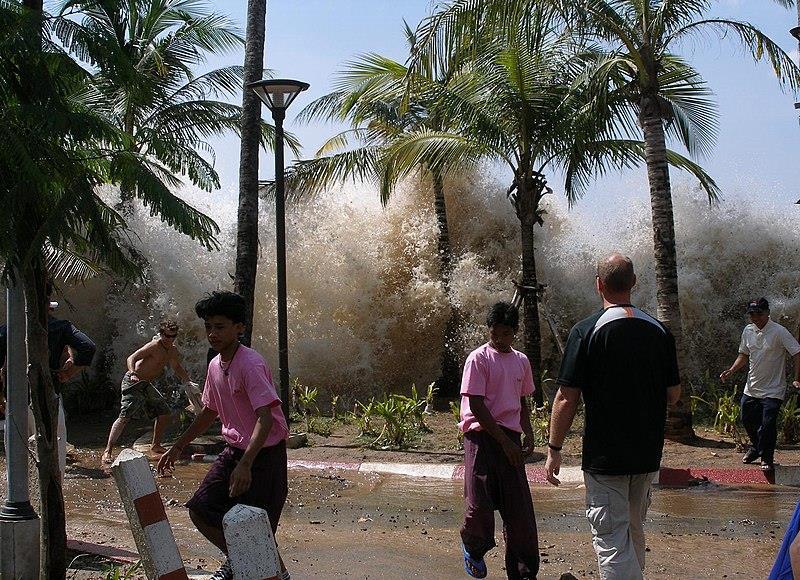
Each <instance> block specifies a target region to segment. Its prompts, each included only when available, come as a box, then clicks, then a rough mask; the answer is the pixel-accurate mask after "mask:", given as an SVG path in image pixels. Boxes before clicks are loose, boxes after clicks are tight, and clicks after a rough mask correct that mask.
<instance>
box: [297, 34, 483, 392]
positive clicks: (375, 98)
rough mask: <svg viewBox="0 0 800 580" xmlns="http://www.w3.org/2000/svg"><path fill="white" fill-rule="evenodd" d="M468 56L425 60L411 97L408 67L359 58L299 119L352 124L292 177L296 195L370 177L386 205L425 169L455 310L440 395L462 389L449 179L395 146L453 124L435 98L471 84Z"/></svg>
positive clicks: (449, 326) (446, 282) (372, 57)
mask: <svg viewBox="0 0 800 580" xmlns="http://www.w3.org/2000/svg"><path fill="white" fill-rule="evenodd" d="M405 34H406V38H407V40H408V43H409V46H413V44H414V41H415V37H414V31H413V30H412V29H411V28H409V26H408V24H406V25H405ZM462 60H463V59H461V58H460V56H459V55H457V54H448V55H447V58H443V59H440V60H437V61H429V62H426V63H425V65H424V66H423V67H422V71H421V72H420V74H419V75H417V76H416V78H415V90H414V93H413V95H412V96H411V98H410V99H409V98H407V96H406V92H405V87H406V84H405V83H406V79H407V75H408V69H407V68H406V67H405V66H404V65H402V64H401V63H398V62H396V61H394V60H392V59H390V58H387V57H384V56H381V55H379V54H374V53H370V54H364V55H360V56H358V57H356V58H355V59H354V60H353V61H351V62H350V63H348V64H347V65H346V67H345V68H344V69H343V70H342V71H341V73H340V74H339V77H338V81H337V82H336V83H335V86H334V88H335V90H334V92H332V93H330V94H328V95H325V96H323V97H321V98H319V99H317V100H316V101H314V102H313V103H311V104H310V105H308V106H307V107H306V108H305V109H304V110H303V111H302V112H301V113H300V115H299V117H298V118H299V119H300V120H301V121H304V122H310V121H312V120H323V121H336V122H345V123H348V124H349V125H350V128H348V129H347V130H345V131H343V132H341V133H338V134H337V135H335V136H333V137H331V138H330V139H328V140H327V141H326V142H325V144H323V146H322V147H321V148H320V149H319V151H318V152H317V154H316V158H315V159H311V160H305V161H299V162H297V163H295V165H294V166H293V167H292V168H291V169H290V171H289V176H288V182H289V185H290V188H291V190H292V191H293V192H294V193H295V195H298V194H300V193H304V194H305V193H314V192H318V191H321V190H324V189H326V188H328V187H330V186H332V185H334V184H336V183H341V182H344V181H347V180H349V179H358V180H366V181H372V182H373V183H376V184H377V185H378V189H379V195H380V199H381V203H383V204H384V205H385V204H386V203H387V202H388V200H389V198H390V196H391V194H392V191H393V189H394V187H395V186H396V184H397V182H398V180H400V179H401V178H402V177H404V176H406V175H409V174H411V173H414V172H421V173H422V174H423V175H425V176H426V177H427V179H429V180H430V183H431V185H432V189H433V194H434V210H435V215H436V222H437V229H438V235H437V246H438V254H439V259H440V276H441V280H442V286H443V288H444V290H445V293H446V295H447V296H448V302H449V309H450V315H449V316H448V322H447V327H446V329H445V336H444V348H443V350H442V359H441V374H440V377H439V379H438V381H437V389H438V392H439V394H440V395H443V396H455V395H457V394H458V386H459V338H458V327H459V320H460V315H459V311H458V308H457V307H456V306H455V305H453V303H452V301H450V300H449V297H450V279H451V275H452V272H453V266H454V264H453V251H452V247H451V244H450V235H449V227H448V222H447V205H446V202H445V185H444V177H443V173H442V171H441V169H440V168H438V167H436V168H434V167H431V166H429V165H428V164H427V163H425V161H424V160H421V161H420V162H419V163H417V164H416V165H413V166H409V167H407V168H405V169H404V170H403V171H402V172H400V171H398V169H397V167H396V165H395V162H394V158H393V157H392V155H390V154H389V151H390V149H391V146H392V143H394V142H395V141H397V140H398V139H400V138H402V136H403V135H405V134H408V133H413V132H417V131H420V130H424V129H427V130H431V131H442V130H445V129H446V128H447V127H446V125H445V122H444V119H443V118H442V117H441V116H440V115H439V113H438V111H437V108H436V102H435V101H436V99H437V98H438V95H439V94H440V93H441V92H442V91H448V90H449V91H454V90H455V91H457V90H459V87H462V86H464V85H466V84H468V79H469V74H468V71H465V70H464V69H463V67H462V66H461V65H462Z"/></svg>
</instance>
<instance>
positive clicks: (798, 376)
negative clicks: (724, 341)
mask: <svg viewBox="0 0 800 580" xmlns="http://www.w3.org/2000/svg"><path fill="white" fill-rule="evenodd" d="M747 314H748V315H749V316H750V324H748V325H747V326H745V328H744V331H743V332H742V340H741V342H740V343H739V356H737V357H736V360H735V361H734V362H733V364H732V365H731V367H730V368H729V369H726V370H724V371H722V373H721V374H720V375H719V378H720V380H721V381H722V382H725V381H727V380H728V378H730V376H731V375H732V374H734V373H735V372H736V371H738V370H739V369H741V368H744V367H745V366H747V367H748V370H747V382H746V383H745V386H744V394H743V395H742V424H743V425H744V428H745V430H746V431H747V435H748V437H750V449H748V450H747V453H745V455H744V457H742V463H753V462H754V461H755V460H756V459H758V458H759V457H760V458H761V469H762V470H764V471H772V470H773V469H774V464H773V461H774V458H775V443H776V441H777V439H778V427H777V422H778V412H779V411H780V408H781V403H783V399H784V398H785V397H786V353H787V352H788V353H789V356H791V357H792V360H793V361H794V382H793V383H792V385H793V386H794V388H796V389H798V388H800V344H799V343H798V342H797V340H795V338H794V337H793V336H792V334H791V333H790V332H789V331H788V330H786V328H785V327H783V326H782V325H780V324H778V323H777V322H773V321H772V320H771V319H770V317H769V302H768V301H767V299H766V298H758V299H757V300H753V301H751V302H750V303H749V304H748V305H747Z"/></svg>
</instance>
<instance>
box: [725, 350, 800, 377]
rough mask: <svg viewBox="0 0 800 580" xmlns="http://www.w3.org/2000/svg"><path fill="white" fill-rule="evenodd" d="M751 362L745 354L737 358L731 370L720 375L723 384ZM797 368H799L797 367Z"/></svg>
mask: <svg viewBox="0 0 800 580" xmlns="http://www.w3.org/2000/svg"><path fill="white" fill-rule="evenodd" d="M749 361H750V357H749V356H748V355H746V354H745V353H743V352H740V353H739V356H737V357H736V360H735V361H733V364H732V365H731V368H729V369H727V370H724V371H722V372H721V373H720V375H719V380H721V381H722V382H723V383H724V382H725V381H727V380H728V378H729V377H730V376H731V375H732V374H734V373H735V372H737V371H738V370H739V369H741V368H743V367H745V366H747V363H748V362H749ZM795 368H797V367H795Z"/></svg>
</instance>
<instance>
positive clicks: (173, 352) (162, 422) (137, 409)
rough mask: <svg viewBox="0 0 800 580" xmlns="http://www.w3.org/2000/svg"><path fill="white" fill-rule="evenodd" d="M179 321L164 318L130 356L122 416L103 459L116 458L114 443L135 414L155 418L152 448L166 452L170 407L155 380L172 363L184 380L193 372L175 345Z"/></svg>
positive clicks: (116, 422) (179, 376)
mask: <svg viewBox="0 0 800 580" xmlns="http://www.w3.org/2000/svg"><path fill="white" fill-rule="evenodd" d="M178 330H179V327H178V323H177V322H175V321H173V320H164V321H162V322H161V324H160V325H159V327H158V336H157V337H155V338H154V339H153V340H152V341H150V342H148V343H147V344H146V345H144V346H143V347H142V348H140V349H139V350H137V351H136V352H134V353H133V354H132V355H131V356H129V357H128V361H127V364H128V372H126V373H125V376H124V377H123V378H122V404H121V406H120V410H119V418H117V420H116V421H114V424H113V425H112V426H111V432H110V433H109V434H108V444H107V445H106V449H105V451H104V452H103V458H102V460H103V463H111V462H112V461H113V456H112V455H113V451H114V444H115V443H116V442H117V440H118V439H119V437H120V435H122V432H123V431H124V430H125V426H126V425H127V424H128V421H130V420H131V419H133V418H135V417H139V416H144V417H146V418H147V419H149V420H152V419H153V418H155V420H156V424H155V427H154V428H153V443H152V445H151V446H150V449H151V450H152V451H153V453H159V454H160V453H164V452H165V451H166V449H164V447H162V446H161V439H162V437H163V436H164V431H165V430H166V428H167V426H168V425H169V420H170V410H169V405H168V404H167V400H166V399H165V398H164V395H163V394H162V393H161V392H159V390H158V389H157V388H156V387H155V386H154V383H155V382H156V381H157V379H158V378H159V377H161V375H162V374H163V373H164V369H165V368H166V367H167V365H169V366H170V367H172V370H173V371H175V374H176V375H178V378H180V379H181V380H182V381H183V382H184V383H189V382H190V378H189V373H187V372H186V370H185V369H184V368H183V367H182V366H181V362H180V355H179V353H178V349H177V348H175V338H176V337H177V336H178Z"/></svg>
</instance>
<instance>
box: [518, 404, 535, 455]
mask: <svg viewBox="0 0 800 580" xmlns="http://www.w3.org/2000/svg"><path fill="white" fill-rule="evenodd" d="M519 404H520V416H519V423H520V425H521V426H522V432H523V433H524V434H525V452H526V454H530V453H531V452H532V451H533V446H534V442H533V427H531V408H530V406H529V405H528V397H520V400H519Z"/></svg>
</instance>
